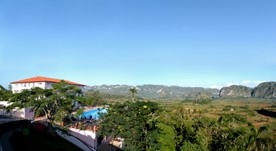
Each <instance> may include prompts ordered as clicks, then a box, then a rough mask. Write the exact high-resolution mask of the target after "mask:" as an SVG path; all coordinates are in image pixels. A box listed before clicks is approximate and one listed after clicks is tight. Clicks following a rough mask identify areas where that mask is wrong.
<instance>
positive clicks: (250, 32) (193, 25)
mask: <svg viewBox="0 0 276 151" xmlns="http://www.w3.org/2000/svg"><path fill="white" fill-rule="evenodd" d="M275 6H276V1H275V0H265V1H261V0H242V1H241V0H172V1H169V0H39V1H38V0H24V1H22V0H2V1H0V69H1V74H0V84H1V85H3V86H7V85H8V84H9V82H11V81H16V80H20V79H24V78H29V77H34V76H38V75H40V76H46V77H53V78H61V79H67V80H71V81H75V82H79V83H83V84H87V85H100V84H129V85H141V84H163V85H179V86H202V87H221V86H224V85H231V84H243V85H248V86H255V85H256V84H258V83H259V82H262V81H276V79H275V78H276V59H275V58H276V18H275V16H276V9H275Z"/></svg>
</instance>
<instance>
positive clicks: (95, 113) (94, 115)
mask: <svg viewBox="0 0 276 151" xmlns="http://www.w3.org/2000/svg"><path fill="white" fill-rule="evenodd" d="M99 113H107V110H106V109H104V108H97V109H93V110H89V111H86V112H83V113H82V115H81V116H80V117H79V118H81V117H82V118H84V117H85V118H86V119H89V118H90V116H91V117H92V118H93V119H96V120H97V119H99V116H100V115H99Z"/></svg>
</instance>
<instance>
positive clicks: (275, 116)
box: [256, 109, 276, 118]
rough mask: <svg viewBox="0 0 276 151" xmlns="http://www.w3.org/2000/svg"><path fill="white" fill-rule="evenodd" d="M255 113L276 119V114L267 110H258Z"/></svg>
mask: <svg viewBox="0 0 276 151" xmlns="http://www.w3.org/2000/svg"><path fill="white" fill-rule="evenodd" d="M256 111H257V113H259V114H262V115H265V116H269V117H273V118H276V112H274V111H269V110H266V109H260V110H256Z"/></svg>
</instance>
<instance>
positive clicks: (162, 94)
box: [91, 84, 219, 99]
mask: <svg viewBox="0 0 276 151" xmlns="http://www.w3.org/2000/svg"><path fill="white" fill-rule="evenodd" d="M131 87H133V86H130V85H100V86H92V87H91V89H93V90H98V91H99V92H103V93H108V94H114V95H129V91H128V89H129V88H131ZM136 88H137V89H138V93H137V96H138V97H142V98H147V99H185V98H195V97H209V98H211V97H214V96H218V94H219V89H212V88H202V87H180V86H165V85H152V84H146V85H138V86H136Z"/></svg>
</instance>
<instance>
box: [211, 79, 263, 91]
mask: <svg viewBox="0 0 276 151" xmlns="http://www.w3.org/2000/svg"><path fill="white" fill-rule="evenodd" d="M262 82H265V81H261V80H255V81H254V80H253V81H252V80H244V81H241V82H227V83H225V84H221V85H218V84H214V85H211V86H210V88H216V89H221V88H223V87H229V86H231V85H243V86H247V87H250V88H254V87H256V86H258V85H259V84H260V83H262Z"/></svg>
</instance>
